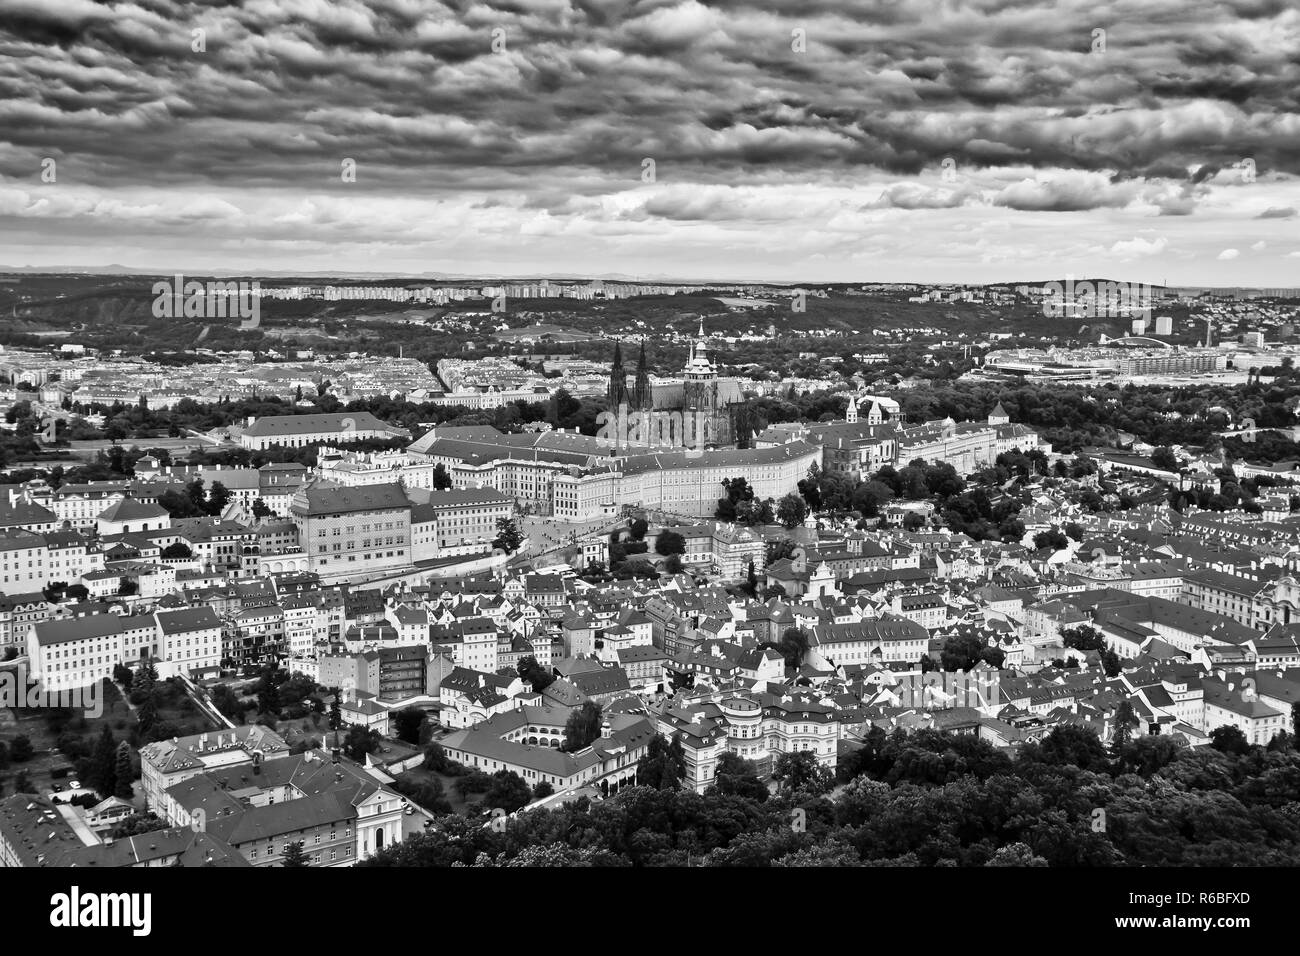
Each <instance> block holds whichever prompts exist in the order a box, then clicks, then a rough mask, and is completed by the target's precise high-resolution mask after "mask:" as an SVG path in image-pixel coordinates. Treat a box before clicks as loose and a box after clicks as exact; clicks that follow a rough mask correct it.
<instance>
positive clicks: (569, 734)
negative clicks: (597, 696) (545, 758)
mask: <svg viewBox="0 0 1300 956" xmlns="http://www.w3.org/2000/svg"><path fill="white" fill-rule="evenodd" d="M602 719H603V710H602V708H601V706H600V704H597V703H596V702H595V701H591V700H589V701H586V702H585V703H583V705H582V706H581V707H579V708H578V709H577V710H575V711H573V712H572V713H571V714H569V719H568V720H567V721H566V722H565V724H564V744H563V745H562V746H561V747H560V749H561V750H564V751H566V752H567V753H573V752H574V751H577V750H581V749H582V748H584V747H587V746H589V745H590V744H591V742H592V741H593V740H595V739H596V738H597V737H599V736H600V725H601V721H602Z"/></svg>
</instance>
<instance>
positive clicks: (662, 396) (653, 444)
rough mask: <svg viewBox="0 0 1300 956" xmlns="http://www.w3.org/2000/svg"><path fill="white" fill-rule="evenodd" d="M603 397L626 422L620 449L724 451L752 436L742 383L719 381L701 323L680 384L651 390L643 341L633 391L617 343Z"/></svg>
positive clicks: (665, 385) (656, 387)
mask: <svg viewBox="0 0 1300 956" xmlns="http://www.w3.org/2000/svg"><path fill="white" fill-rule="evenodd" d="M605 398H606V400H607V401H608V403H609V408H610V410H611V411H617V412H618V414H619V418H620V421H621V422H622V421H626V423H627V424H626V427H623V428H620V440H619V441H618V442H617V445H618V446H619V447H620V448H622V447H633V448H635V447H643V448H706V447H725V446H728V445H732V444H734V443H736V442H737V441H738V440H739V441H742V442H743V441H745V440H747V439H748V437H749V436H748V434H747V431H748V430H749V429H750V424H749V422H750V416H749V414H748V408H749V406H748V404H747V403H746V401H745V396H744V392H743V391H742V389H741V384H740V380H739V379H735V378H726V377H719V375H718V369H717V366H715V365H714V364H713V361H712V360H711V359H710V358H709V348H708V345H707V344H706V342H705V339H704V323H703V321H701V322H700V333H699V339H698V341H697V342H695V343H694V344H693V345H692V346H691V350H690V356H689V358H688V359H687V361H686V366H685V367H684V368H683V369H682V372H681V379H680V381H668V382H660V383H659V384H658V385H654V386H651V384H650V373H649V370H648V369H647V368H646V358H645V342H644V341H643V342H642V343H641V357H640V360H639V361H638V362H637V369H636V376H635V378H634V379H633V382H632V386H631V388H629V387H628V374H627V370H626V369H625V368H624V367H623V350H622V346H621V345H620V344H619V343H617V342H615V343H614V364H613V367H612V368H611V369H610V374H609V386H608V388H607V389H606V391H605ZM624 409H626V411H624Z"/></svg>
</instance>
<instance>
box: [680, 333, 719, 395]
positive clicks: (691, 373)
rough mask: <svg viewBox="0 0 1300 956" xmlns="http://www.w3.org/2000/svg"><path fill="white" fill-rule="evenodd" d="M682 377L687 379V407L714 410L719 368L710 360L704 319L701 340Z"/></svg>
mask: <svg viewBox="0 0 1300 956" xmlns="http://www.w3.org/2000/svg"><path fill="white" fill-rule="evenodd" d="M682 377H683V379H684V380H685V384H684V385H683V387H682V394H683V396H684V402H683V404H684V405H685V407H686V408H687V409H690V410H692V411H694V410H697V409H698V410H701V411H709V412H712V411H714V410H715V408H716V405H717V395H718V370H717V369H716V368H714V366H713V362H711V361H710V360H709V347H708V345H707V344H706V343H705V341H704V320H703V319H701V320H700V340H699V341H698V342H696V343H695V346H694V347H693V348H692V349H691V357H690V360H689V361H688V362H687V363H686V368H684V369H683V370H682Z"/></svg>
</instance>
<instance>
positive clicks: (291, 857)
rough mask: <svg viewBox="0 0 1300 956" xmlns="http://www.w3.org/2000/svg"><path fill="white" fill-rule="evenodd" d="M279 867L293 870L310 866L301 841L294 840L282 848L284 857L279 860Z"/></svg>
mask: <svg viewBox="0 0 1300 956" xmlns="http://www.w3.org/2000/svg"><path fill="white" fill-rule="evenodd" d="M280 865H281V866H284V867H290V868H293V869H300V868H303V867H308V866H311V861H310V860H309V859H308V858H307V853H306V852H305V851H304V850H303V848H302V841H301V840H296V841H294V842H293V843H290V844H288V845H287V846H286V847H285V848H284V856H282V857H281V858H280Z"/></svg>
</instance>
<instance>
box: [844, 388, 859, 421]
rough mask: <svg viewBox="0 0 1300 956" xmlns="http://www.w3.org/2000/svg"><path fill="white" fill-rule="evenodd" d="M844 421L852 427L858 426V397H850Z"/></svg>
mask: <svg viewBox="0 0 1300 956" xmlns="http://www.w3.org/2000/svg"><path fill="white" fill-rule="evenodd" d="M844 420H845V421H846V422H848V423H849V424H850V425H856V424H857V423H858V396H856V395H850V396H849V407H848V410H847V411H846V412H845V413H844Z"/></svg>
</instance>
